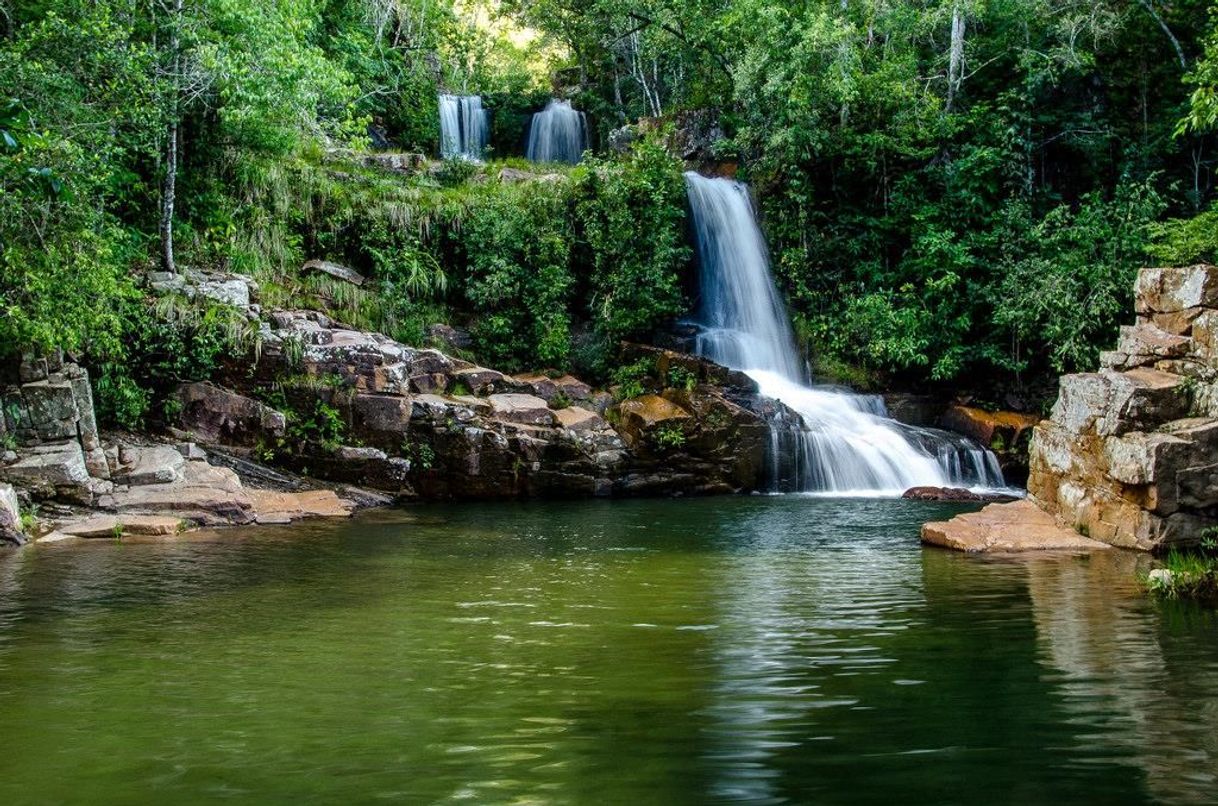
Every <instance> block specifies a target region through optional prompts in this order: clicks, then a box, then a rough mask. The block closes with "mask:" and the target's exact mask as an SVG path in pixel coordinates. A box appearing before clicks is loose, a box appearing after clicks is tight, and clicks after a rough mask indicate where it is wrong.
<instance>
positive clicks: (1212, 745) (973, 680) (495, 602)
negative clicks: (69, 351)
mask: <svg viewBox="0 0 1218 806" xmlns="http://www.w3.org/2000/svg"><path fill="white" fill-rule="evenodd" d="M954 511H957V510H956V509H955V508H953V507H950V506H946V505H940V504H928V503H917V502H906V501H868V500H857V499H854V500H834V499H812V498H801V497H764V498H763V497H738V498H716V499H701V500H676V501H673V500H664V501H629V502H589V503H562V504H557V503H556V504H516V505H482V504H478V505H474V504H467V505H461V506H451V507H449V506H446V507H438V506H433V507H425V508H420V509H415V510H408V511H378V512H370V513H366V514H364V515H362V516H360V517H358V518H357V519H355V520H353V521H349V522H341V523H339V522H315V523H310V524H305V525H301V526H295V527H276V528H265V529H253V530H246V531H243V532H230V533H227V534H225V533H220V534H213V535H201V536H194V537H187V538H181V539H175V540H169V541H163V542H152V543H141V544H131V543H124V544H116V543H113V542H109V541H105V542H99V543H90V544H88V545H84V546H79V547H69V546H46V547H34V548H29V549H25V550H22V551H19V552H9V553H5V554H0V735H2V736H3V743H4V752H3V760H0V803H5V804H25V803H31V804H33V803H38V804H42V803H55V802H80V803H90V804H104V803H134V802H153V803H198V802H214V801H227V802H235V803H268V802H286V801H296V802H298V803H305V802H310V803H312V802H329V803H362V802H386V801H388V802H408V803H419V802H440V801H447V800H467V801H471V802H479V803H482V802H512V803H634V804H641V803H663V804H680V803H705V802H724V801H746V802H763V803H765V802H804V803H807V802H884V803H889V804H896V803H916V802H934V803H979V802H984V803H1049V802H1065V801H1070V802H1076V803H1077V802H1089V803H1106V804H1109V803H1124V802H1128V803H1136V802H1150V801H1175V802H1205V801H1207V800H1212V799H1213V797H1214V796H1215V793H1218V780H1216V777H1218V618H1216V616H1215V614H1214V613H1213V612H1212V611H1206V610H1203V609H1199V608H1194V607H1191V606H1184V605H1176V604H1164V603H1157V602H1153V601H1149V600H1146V599H1145V598H1143V597H1142V596H1141V594H1140V592H1139V591H1138V590H1137V588H1136V585H1135V584H1134V582H1133V580H1134V573H1135V570H1136V569H1135V566H1136V565H1137V564H1138V563H1139V562H1143V561H1144V558H1140V557H1137V556H1134V555H1128V554H1124V553H1115V552H1114V553H1111V554H1107V555H1099V556H1095V557H1092V558H1090V559H1085V558H1038V559H1018V560H997V559H984V558H976V557H966V556H962V555H957V554H952V553H948V552H944V551H939V550H931V549H922V548H921V547H920V546H919V545H918V539H917V531H918V525H919V524H920V523H921V522H922V521H924V520H927V519H931V518H939V517H944V516H946V515H949V514H951V513H952V512H954Z"/></svg>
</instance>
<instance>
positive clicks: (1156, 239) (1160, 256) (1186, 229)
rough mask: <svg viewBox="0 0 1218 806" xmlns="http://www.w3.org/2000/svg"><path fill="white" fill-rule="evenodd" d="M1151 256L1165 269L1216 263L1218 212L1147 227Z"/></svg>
mask: <svg viewBox="0 0 1218 806" xmlns="http://www.w3.org/2000/svg"><path fill="white" fill-rule="evenodd" d="M1149 231H1150V237H1151V239H1152V243H1151V244H1150V247H1149V250H1150V254H1151V255H1152V256H1154V258H1155V259H1156V260H1157V261H1159V262H1160V263H1162V264H1163V265H1167V266H1187V265H1190V264H1193V263H1199V262H1205V263H1213V262H1215V261H1218V210H1213V209H1210V210H1205V211H1204V212H1201V213H1198V214H1197V215H1196V216H1194V217H1192V218H1172V219H1169V220H1167V221H1163V222H1160V223H1155V224H1151V225H1150V230H1149Z"/></svg>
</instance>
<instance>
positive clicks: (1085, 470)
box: [922, 265, 1218, 552]
mask: <svg viewBox="0 0 1218 806" xmlns="http://www.w3.org/2000/svg"><path fill="white" fill-rule="evenodd" d="M1134 291H1135V300H1136V302H1135V306H1136V311H1137V319H1136V322H1135V324H1133V325H1129V326H1126V327H1122V328H1121V336H1120V341H1119V343H1118V344H1117V348H1116V349H1115V350H1112V351H1110V352H1106V353H1103V354H1102V356H1101V360H1100V363H1101V369H1100V371H1099V372H1085V373H1079V374H1076V375H1066V376H1064V377H1063V378H1062V379H1061V385H1060V392H1059V395H1058V398H1057V402H1056V404H1055V405H1054V406H1053V412H1052V414H1051V415H1050V417H1049V419H1047V420H1044V421H1042V422H1040V423H1038V424H1037V425H1036V427H1035V429H1034V432H1033V435H1032V442H1031V448H1030V454H1031V455H1030V459H1029V468H1030V475H1029V477H1028V500H1027V501H1021V502H1018V503H1015V504H1006V505H1001V506H989V507H986V508H985V509H983V510H981V511H980V512H975V513H971V514H968V515H961V516H958V517H956V518H953V519H952V520H950V521H945V522H938V523H928V524H925V525H924V526H923V527H922V540H923V542H925V543H929V544H932V545H938V546H945V547H947V548H954V549H959V550H962V551H1000V552H1002V551H1026V550H1037V549H1051V550H1068V551H1079V550H1094V549H1097V548H1099V549H1104V548H1110V547H1113V546H1117V547H1122V548H1136V549H1142V550H1146V551H1157V550H1161V549H1164V548H1166V547H1168V546H1172V545H1181V544H1191V543H1196V542H1198V541H1199V540H1200V539H1201V538H1202V536H1203V535H1204V533H1205V532H1206V530H1207V529H1210V528H1212V527H1214V526H1215V525H1218V267H1215V266H1209V265H1200V266H1189V267H1187V268H1169V269H1143V270H1142V271H1141V272H1140V273H1139V275H1138V279H1137V285H1136V287H1135V289H1134Z"/></svg>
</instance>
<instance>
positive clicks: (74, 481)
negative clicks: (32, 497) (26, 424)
mask: <svg viewBox="0 0 1218 806" xmlns="http://www.w3.org/2000/svg"><path fill="white" fill-rule="evenodd" d="M0 476H2V477H3V478H5V479H7V480H8V481H11V482H13V483H14V484H17V485H19V486H21V487H25V488H28V489H29V490H30V491H31V492H33V493H37V494H38V495H39V496H40V497H53V496H54V495H55V492H56V490H62V489H63V488H79V487H83V486H84V485H85V484H86V483H87V482H88V481H89V471H88V469H87V468H86V467H85V455H84V451H82V450H81V448H80V443H79V442H77V441H76V440H69V441H65V442H51V443H46V444H43V445H38V446H35V447H33V448H31V449H30V450H29V452H28V453H26V454H25V455H24V456H22V457H21V458H20V459H19V460H18V461H17V462H15V463H13V464H11V465H8V466H6V467H3V468H0Z"/></svg>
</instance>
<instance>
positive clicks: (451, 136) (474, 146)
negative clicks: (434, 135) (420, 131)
mask: <svg viewBox="0 0 1218 806" xmlns="http://www.w3.org/2000/svg"><path fill="white" fill-rule="evenodd" d="M488 142H490V113H489V112H487V111H486V110H485V109H483V108H482V96H481V95H441V96H440V156H441V157H443V158H444V159H454V158H463V159H469V160H479V159H482V156H483V154H484V152H485V151H486V146H487V143H488Z"/></svg>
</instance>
